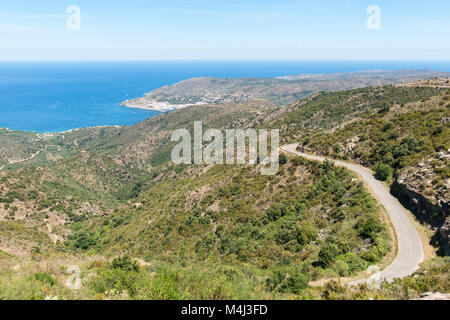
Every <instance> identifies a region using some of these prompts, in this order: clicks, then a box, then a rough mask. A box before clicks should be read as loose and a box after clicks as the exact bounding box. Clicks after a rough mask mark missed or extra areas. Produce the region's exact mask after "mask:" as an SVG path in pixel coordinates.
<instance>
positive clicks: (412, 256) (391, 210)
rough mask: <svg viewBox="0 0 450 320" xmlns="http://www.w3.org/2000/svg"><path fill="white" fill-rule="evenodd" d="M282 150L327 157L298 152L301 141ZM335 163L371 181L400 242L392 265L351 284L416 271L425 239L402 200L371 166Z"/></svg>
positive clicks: (390, 278) (370, 281) (316, 158)
mask: <svg viewBox="0 0 450 320" xmlns="http://www.w3.org/2000/svg"><path fill="white" fill-rule="evenodd" d="M281 150H283V151H285V152H289V153H291V154H295V155H298V156H301V157H304V158H306V159H310V160H316V161H324V160H325V158H324V157H320V156H315V155H310V154H306V153H301V152H299V151H297V144H290V145H285V146H282V147H281ZM333 162H334V163H335V164H336V165H338V166H341V167H345V168H347V169H349V170H351V171H353V172H355V173H357V174H358V175H359V176H360V177H361V178H362V179H363V180H364V181H365V182H366V183H367V185H368V187H369V188H370V189H371V191H372V192H373V194H374V195H375V196H376V197H377V198H378V200H379V201H380V203H381V204H382V205H383V206H384V207H385V209H386V211H387V213H388V215H389V217H390V219H391V221H392V224H393V226H394V229H395V232H396V234H397V241H398V252H397V256H396V257H395V259H394V261H392V263H391V264H390V265H389V266H387V267H386V268H385V269H383V270H381V271H379V272H376V273H374V274H372V275H371V276H370V277H368V278H365V279H361V280H358V281H354V282H351V283H350V284H358V283H373V282H374V281H378V280H386V281H392V280H393V279H395V278H403V277H406V276H409V275H411V274H412V273H414V272H415V271H416V270H417V269H418V268H419V264H420V263H421V262H422V261H423V259H424V252H423V245H422V240H421V239H420V236H419V234H418V232H417V229H416V227H415V226H414V224H413V223H412V221H411V220H410V217H409V216H408V214H407V213H406V211H405V209H404V208H403V207H402V206H401V205H400V203H399V202H398V200H397V199H396V198H394V197H393V196H392V195H391V194H390V193H389V191H388V189H387V188H386V187H385V186H384V185H383V184H382V183H381V182H380V181H378V180H377V179H375V178H374V176H373V173H372V171H370V170H369V169H366V168H364V167H363V166H360V165H357V164H352V163H348V162H344V161H336V160H333ZM372 270H373V269H372ZM375 270H376V269H375Z"/></svg>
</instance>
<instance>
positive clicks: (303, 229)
mask: <svg viewBox="0 0 450 320" xmlns="http://www.w3.org/2000/svg"><path fill="white" fill-rule="evenodd" d="M317 233H318V230H317V228H316V226H314V225H313V224H300V225H298V226H297V241H298V243H299V244H301V245H306V244H309V243H311V242H312V241H314V240H316V239H317Z"/></svg>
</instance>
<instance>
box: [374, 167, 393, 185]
mask: <svg viewBox="0 0 450 320" xmlns="http://www.w3.org/2000/svg"><path fill="white" fill-rule="evenodd" d="M393 172H394V169H392V167H391V166H390V165H388V164H384V163H380V164H379V165H378V166H377V168H376V169H375V177H376V178H377V179H378V180H382V181H386V180H388V179H389V178H391V177H392V173H393Z"/></svg>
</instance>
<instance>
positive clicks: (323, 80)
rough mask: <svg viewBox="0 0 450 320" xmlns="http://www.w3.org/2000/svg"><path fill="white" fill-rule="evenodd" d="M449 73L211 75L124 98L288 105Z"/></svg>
mask: <svg viewBox="0 0 450 320" xmlns="http://www.w3.org/2000/svg"><path fill="white" fill-rule="evenodd" d="M449 76H450V73H444V72H437V71H432V70H411V69H406V70H402V71H381V70H374V71H361V72H348V73H335V74H316V75H314V74H301V75H296V76H284V77H278V78H273V79H263V78H239V79H219V78H212V77H205V78H192V79H188V80H184V81H181V82H178V83H176V84H174V85H172V86H164V87H162V88H159V89H156V90H153V91H151V92H149V93H147V94H146V95H145V97H142V98H136V99H131V100H127V101H124V102H123V103H122V105H124V106H127V107H130V108H141V109H154V110H162V111H164V110H170V109H179V108H184V107H186V106H189V105H206V104H218V103H230V102H232V103H236V102H242V101H245V100H248V99H266V100H270V101H272V102H275V103H276V104H278V105H283V104H288V103H291V102H293V101H296V100H298V99H300V98H303V97H306V96H308V95H310V94H312V93H315V92H319V91H341V90H348V89H355V88H363V87H368V86H380V85H385V84H393V83H401V82H406V81H414V80H421V79H428V78H434V77H441V78H442V77H449Z"/></svg>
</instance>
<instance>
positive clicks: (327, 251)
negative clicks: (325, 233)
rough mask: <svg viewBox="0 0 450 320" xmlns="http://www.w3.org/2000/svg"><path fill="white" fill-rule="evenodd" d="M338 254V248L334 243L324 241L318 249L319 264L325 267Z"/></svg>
mask: <svg viewBox="0 0 450 320" xmlns="http://www.w3.org/2000/svg"><path fill="white" fill-rule="evenodd" d="M338 255H339V248H338V247H337V246H336V245H335V244H334V243H325V244H324V245H323V246H322V248H321V249H320V251H319V260H318V262H319V264H320V265H321V266H322V267H324V268H326V267H328V266H330V265H331V264H332V263H333V262H334V261H335V259H336V257H337V256H338Z"/></svg>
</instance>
